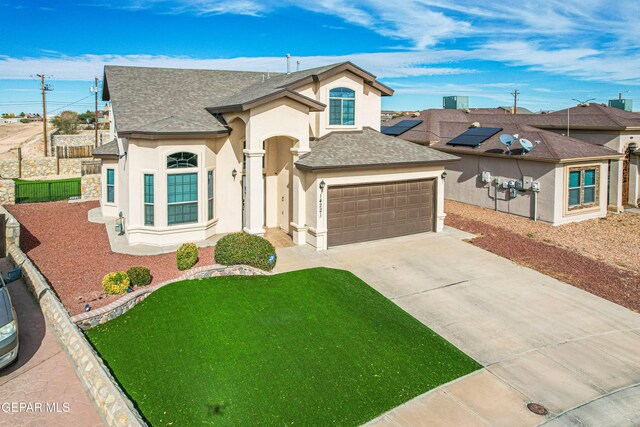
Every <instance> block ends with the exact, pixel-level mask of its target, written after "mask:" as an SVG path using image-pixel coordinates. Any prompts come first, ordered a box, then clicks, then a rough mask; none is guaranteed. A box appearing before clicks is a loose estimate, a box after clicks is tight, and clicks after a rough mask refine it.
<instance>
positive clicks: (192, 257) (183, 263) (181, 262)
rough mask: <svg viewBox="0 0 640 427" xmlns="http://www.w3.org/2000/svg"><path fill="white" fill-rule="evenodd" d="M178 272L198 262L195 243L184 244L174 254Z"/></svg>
mask: <svg viewBox="0 0 640 427" xmlns="http://www.w3.org/2000/svg"><path fill="white" fill-rule="evenodd" d="M176 262H177V263H178V270H188V269H190V268H191V267H193V266H194V265H196V262H198V247H197V246H196V244H195V243H185V244H184V245H182V246H180V248H179V249H178V252H176Z"/></svg>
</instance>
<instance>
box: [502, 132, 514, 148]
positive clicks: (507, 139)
mask: <svg viewBox="0 0 640 427" xmlns="http://www.w3.org/2000/svg"><path fill="white" fill-rule="evenodd" d="M513 141H514V139H513V137H512V136H511V135H509V134H507V133H503V134H502V135H500V142H502V144H503V145H505V146H506V147H511V146H512V145H513Z"/></svg>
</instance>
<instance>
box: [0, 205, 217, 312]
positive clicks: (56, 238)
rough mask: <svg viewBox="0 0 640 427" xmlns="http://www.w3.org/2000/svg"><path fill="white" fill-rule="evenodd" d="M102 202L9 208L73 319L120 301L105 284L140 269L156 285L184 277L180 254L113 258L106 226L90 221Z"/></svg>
mask: <svg viewBox="0 0 640 427" xmlns="http://www.w3.org/2000/svg"><path fill="white" fill-rule="evenodd" d="M97 206H98V202H86V203H68V202H66V201H63V202H52V203H33V204H24V205H15V206H7V207H6V208H7V210H9V212H11V214H12V215H13V216H15V218H16V219H17V220H18V222H20V224H21V233H22V234H21V237H20V246H21V248H22V250H23V251H24V252H25V253H26V254H27V256H28V257H29V258H31V260H32V261H33V262H34V263H35V264H36V266H37V267H38V269H39V270H40V271H41V272H42V274H43V275H44V276H45V278H46V279H47V280H48V281H49V283H50V284H51V286H52V287H53V289H54V290H55V291H56V293H57V294H58V297H59V298H60V300H61V301H62V303H63V304H64V306H65V307H66V308H67V310H69V312H70V314H71V315H74V314H78V313H80V312H82V311H84V305H85V303H87V302H88V303H89V304H91V308H97V307H101V306H104V305H107V304H108V303H110V302H112V301H113V300H115V299H117V298H118V297H117V296H108V297H103V298H101V297H102V296H103V291H102V278H103V277H104V275H105V274H107V273H110V272H112V271H126V270H127V269H128V268H129V267H132V266H134V265H142V266H145V267H148V268H149V269H150V270H151V275H152V276H153V281H152V282H151V283H152V284H153V283H159V282H162V281H165V280H168V279H172V278H174V277H178V276H180V275H182V274H183V273H184V272H181V271H180V270H178V268H177V267H176V255H175V253H168V254H162V255H152V256H134V255H124V254H116V253H113V252H111V247H110V246H109V239H108V237H107V231H106V229H105V225H104V224H95V223H92V222H89V221H88V220H87V213H88V212H89V210H91V209H93V208H95V207H97ZM213 252H214V248H213V247H208V248H201V249H200V260H199V262H198V266H202V265H207V264H213V263H214V260H213Z"/></svg>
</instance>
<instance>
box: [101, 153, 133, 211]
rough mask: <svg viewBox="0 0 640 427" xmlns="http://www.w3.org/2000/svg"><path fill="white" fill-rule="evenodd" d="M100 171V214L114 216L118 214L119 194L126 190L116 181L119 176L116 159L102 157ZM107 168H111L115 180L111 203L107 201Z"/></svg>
mask: <svg viewBox="0 0 640 427" xmlns="http://www.w3.org/2000/svg"><path fill="white" fill-rule="evenodd" d="M101 168H102V171H101V175H102V179H101V196H100V207H101V209H102V215H104V216H110V217H116V216H118V211H119V207H118V205H119V198H118V197H119V196H120V194H122V193H125V194H126V192H127V188H126V187H125V188H121V185H120V183H119V182H118V177H119V166H118V162H117V161H116V160H111V159H108V160H107V159H103V160H102V166H101ZM107 169H113V171H114V172H113V173H114V182H115V184H116V185H115V188H114V198H113V200H114V202H113V203H107Z"/></svg>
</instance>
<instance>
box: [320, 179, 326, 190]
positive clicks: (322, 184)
mask: <svg viewBox="0 0 640 427" xmlns="http://www.w3.org/2000/svg"><path fill="white" fill-rule="evenodd" d="M326 186H327V184H326V183H325V182H324V180H322V181H320V190H324V187H326Z"/></svg>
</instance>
